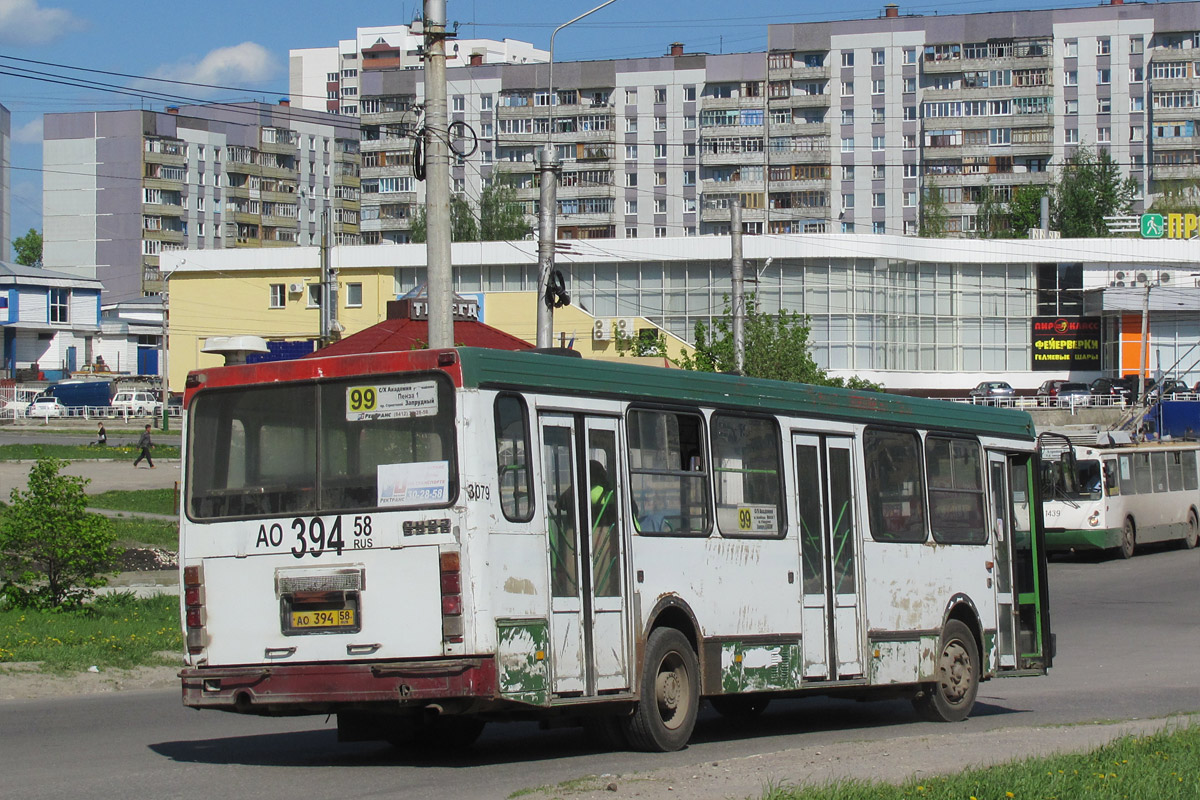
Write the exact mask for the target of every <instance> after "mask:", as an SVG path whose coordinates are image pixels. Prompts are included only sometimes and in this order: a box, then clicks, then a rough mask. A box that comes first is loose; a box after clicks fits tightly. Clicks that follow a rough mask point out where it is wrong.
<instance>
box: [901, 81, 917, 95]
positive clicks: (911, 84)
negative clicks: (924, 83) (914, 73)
mask: <svg viewBox="0 0 1200 800" xmlns="http://www.w3.org/2000/svg"><path fill="white" fill-rule="evenodd" d="M903 89H904V93H905V94H912V93H913V92H915V91H916V90H917V79H916V78H905V79H904V87H903Z"/></svg>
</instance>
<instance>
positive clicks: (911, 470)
mask: <svg viewBox="0 0 1200 800" xmlns="http://www.w3.org/2000/svg"><path fill="white" fill-rule="evenodd" d="M918 446H919V445H918V442H917V436H916V434H913V433H900V432H899V431H884V430H871V429H868V430H867V431H866V433H865V434H864V436H863V452H864V456H865V459H866V468H867V503H868V508H869V511H870V515H871V537H872V538H873V539H875V540H876V541H878V542H923V541H925V501H924V499H923V496H924V489H923V486H922V480H921V477H922V475H923V474H924V470H922V469H921V453H920V451H919V450H918V449H917V448H918Z"/></svg>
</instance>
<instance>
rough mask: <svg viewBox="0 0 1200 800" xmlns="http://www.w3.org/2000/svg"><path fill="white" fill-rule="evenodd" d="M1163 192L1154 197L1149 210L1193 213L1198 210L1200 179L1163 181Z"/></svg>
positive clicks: (1163, 212) (1162, 212) (1160, 212)
mask: <svg viewBox="0 0 1200 800" xmlns="http://www.w3.org/2000/svg"><path fill="white" fill-rule="evenodd" d="M1165 184H1166V185H1165V186H1164V187H1163V192H1162V194H1160V195H1159V196H1158V197H1156V198H1155V199H1154V203H1153V204H1152V205H1151V206H1150V210H1151V211H1153V212H1154V213H1156V214H1195V213H1197V212H1200V181H1196V180H1173V181H1165Z"/></svg>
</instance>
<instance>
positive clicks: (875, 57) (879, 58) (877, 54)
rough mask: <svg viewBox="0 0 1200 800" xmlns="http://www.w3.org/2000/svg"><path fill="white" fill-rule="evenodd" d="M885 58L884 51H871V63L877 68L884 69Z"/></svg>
mask: <svg viewBox="0 0 1200 800" xmlns="http://www.w3.org/2000/svg"><path fill="white" fill-rule="evenodd" d="M884 57H885V56H884V51H882V50H872V51H871V63H872V64H873V65H875V66H876V67H882V66H883V65H884Z"/></svg>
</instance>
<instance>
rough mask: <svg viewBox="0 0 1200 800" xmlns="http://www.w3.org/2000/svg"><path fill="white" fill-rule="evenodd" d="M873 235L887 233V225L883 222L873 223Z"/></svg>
mask: <svg viewBox="0 0 1200 800" xmlns="http://www.w3.org/2000/svg"><path fill="white" fill-rule="evenodd" d="M871 233H887V223H886V222H883V221H882V220H881V221H878V222H872V223H871Z"/></svg>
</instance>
